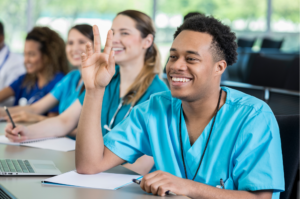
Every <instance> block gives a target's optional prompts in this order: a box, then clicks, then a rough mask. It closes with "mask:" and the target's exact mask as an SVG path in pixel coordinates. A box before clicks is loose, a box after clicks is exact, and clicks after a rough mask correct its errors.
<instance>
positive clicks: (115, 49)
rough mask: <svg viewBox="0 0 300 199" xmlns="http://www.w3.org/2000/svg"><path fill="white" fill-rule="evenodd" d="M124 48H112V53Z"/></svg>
mask: <svg viewBox="0 0 300 199" xmlns="http://www.w3.org/2000/svg"><path fill="white" fill-rule="evenodd" d="M123 49H124V48H113V51H120V50H123Z"/></svg>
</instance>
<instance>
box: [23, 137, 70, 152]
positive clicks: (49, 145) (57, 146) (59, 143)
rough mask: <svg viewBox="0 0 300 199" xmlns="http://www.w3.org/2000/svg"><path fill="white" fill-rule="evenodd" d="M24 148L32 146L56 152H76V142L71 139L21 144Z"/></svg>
mask: <svg viewBox="0 0 300 199" xmlns="http://www.w3.org/2000/svg"><path fill="white" fill-rule="evenodd" d="M21 145H22V146H30V147H35V148H40V149H51V150H56V151H64V152H66V151H74V150H75V140H72V139H70V138H66V137H63V138H55V139H49V140H43V141H39V142H32V143H26V144H21Z"/></svg>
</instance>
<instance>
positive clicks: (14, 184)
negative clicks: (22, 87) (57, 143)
mask: <svg viewBox="0 0 300 199" xmlns="http://www.w3.org/2000/svg"><path fill="white" fill-rule="evenodd" d="M5 126H6V123H5V122H0V135H3V134H4V128H5ZM0 158H11V159H39V160H52V161H53V162H54V163H55V164H56V166H57V168H58V169H59V170H60V171H61V172H62V173H65V172H68V171H71V170H74V169H75V151H69V152H60V151H53V150H47V149H36V148H31V147H25V146H12V145H3V144H0ZM108 172H112V173H123V174H136V173H134V172H133V171H131V170H129V169H126V168H125V167H122V166H117V167H115V168H113V169H111V170H109V171H108ZM46 178H49V177H47V176H39V177H32V176H30V177H24V176H17V177H12V176H9V177H0V185H1V186H2V187H3V188H4V189H5V190H6V191H8V192H10V193H11V194H12V195H13V196H14V197H16V198H20V199H22V198H24V199H35V198H39V199H40V198H43V199H48V198H49V199H50V198H51V199H53V198H56V199H59V198H64V199H68V198H70V199H79V198H84V199H89V198H116V199H117V198H118V199H119V198H122V199H123V198H124V199H125V198H130V199H131V198H132V199H134V198H143V199H148V198H149V199H150V198H164V197H159V196H154V195H152V194H148V193H146V192H144V191H143V190H142V189H141V188H140V187H139V186H138V185H136V184H130V185H127V186H124V187H122V188H120V189H118V190H113V191H112V190H103V189H89V188H78V187H68V186H54V185H45V184H42V183H41V181H42V180H43V179H46ZM165 198H174V199H179V198H187V197H184V196H166V197H165Z"/></svg>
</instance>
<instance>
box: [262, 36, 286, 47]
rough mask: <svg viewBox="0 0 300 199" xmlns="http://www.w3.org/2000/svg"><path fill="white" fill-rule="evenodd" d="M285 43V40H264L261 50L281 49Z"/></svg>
mask: <svg viewBox="0 0 300 199" xmlns="http://www.w3.org/2000/svg"><path fill="white" fill-rule="evenodd" d="M282 43H283V39H282V40H280V41H276V40H273V39H269V38H263V40H262V43H261V48H274V49H280V48H281V46H282Z"/></svg>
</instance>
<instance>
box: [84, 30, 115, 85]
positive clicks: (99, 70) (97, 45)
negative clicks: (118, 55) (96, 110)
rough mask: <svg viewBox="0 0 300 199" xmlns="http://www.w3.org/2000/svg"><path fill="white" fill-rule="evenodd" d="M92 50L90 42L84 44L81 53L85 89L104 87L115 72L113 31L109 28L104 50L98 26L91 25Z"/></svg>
mask: <svg viewBox="0 0 300 199" xmlns="http://www.w3.org/2000/svg"><path fill="white" fill-rule="evenodd" d="M93 33H94V50H93V48H92V44H91V43H87V44H86V52H85V53H82V55H81V63H82V64H81V66H82V71H81V72H82V79H83V82H84V85H85V88H86V89H87V90H90V89H91V90H93V89H99V88H105V87H106V86H107V85H108V84H109V82H110V80H111V79H112V77H113V75H114V74H115V60H114V52H113V51H112V40H113V33H112V30H109V31H108V33H107V39H106V44H105V48H104V51H103V52H102V53H101V41H100V34H99V30H98V27H97V26H96V25H94V26H93Z"/></svg>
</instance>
